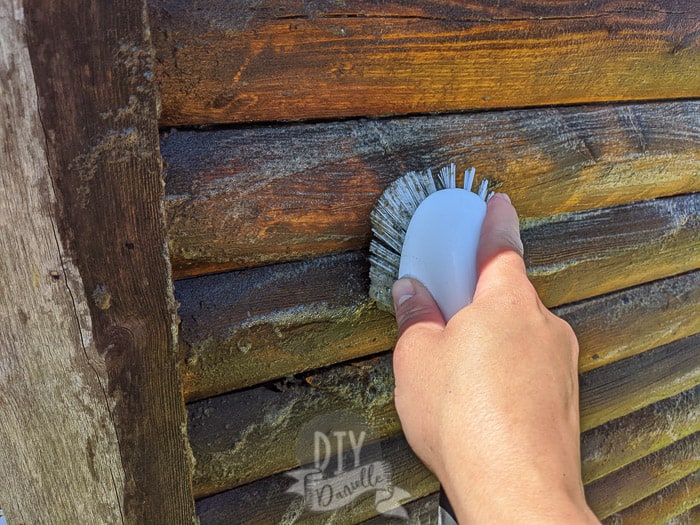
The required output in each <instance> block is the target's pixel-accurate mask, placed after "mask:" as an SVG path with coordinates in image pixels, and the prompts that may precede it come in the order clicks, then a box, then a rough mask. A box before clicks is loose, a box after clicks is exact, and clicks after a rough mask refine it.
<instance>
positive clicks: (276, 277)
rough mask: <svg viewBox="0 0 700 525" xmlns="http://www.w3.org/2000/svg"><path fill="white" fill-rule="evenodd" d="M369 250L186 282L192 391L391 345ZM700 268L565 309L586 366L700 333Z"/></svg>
mask: <svg viewBox="0 0 700 525" xmlns="http://www.w3.org/2000/svg"><path fill="white" fill-rule="evenodd" d="M367 272H368V264H367V258H366V254H365V253H360V252H351V253H348V254H339V255H332V256H329V257H323V258H318V259H314V260H311V261H303V262H294V263H285V264H279V265H272V266H266V267H261V268H254V269H248V270H241V271H236V272H229V273H223V274H217V275H209V276H202V277H197V278H192V279H184V280H180V281H177V282H176V284H175V293H176V297H177V299H178V301H179V302H180V304H181V306H180V309H179V314H180V317H181V319H182V324H181V327H180V349H181V352H182V354H183V362H182V365H181V370H182V373H183V380H184V385H183V386H184V390H185V396H186V398H187V399H188V400H195V399H201V398H203V397H206V396H208V395H215V394H220V393H224V392H228V391H231V390H235V389H240V388H244V387H247V386H252V385H255V384H258V383H262V382H265V381H270V380H273V379H276V378H279V377H282V376H286V375H292V374H296V373H299V372H304V371H307V370H309V369H313V368H317V367H320V366H327V365H330V364H333V363H336V362H341V361H346V360H349V359H352V358H359V357H363V356H365V355H369V354H374V353H379V352H382V351H384V350H387V349H390V348H391V347H392V346H393V344H394V341H395V337H396V322H395V320H394V318H393V317H392V316H390V315H387V314H385V313H382V312H379V311H377V309H376V308H375V307H374V306H373V304H372V302H371V300H370V299H369V297H368V295H367V287H368V277H367ZM699 307H700V272H691V273H688V274H684V275H680V276H675V277H671V278H668V279H662V280H659V281H655V282H652V283H646V284H644V285H640V286H636V287H633V288H628V289H624V290H620V291H617V292H613V293H610V294H607V295H604V296H602V297H595V298H593V299H588V300H584V301H580V302H578V303H575V304H572V305H566V306H563V307H561V308H557V309H555V313H557V314H558V315H560V316H562V317H564V318H565V319H566V320H567V321H568V322H569V323H570V324H571V325H572V326H573V328H574V330H575V331H576V335H577V337H578V339H579V344H580V348H581V351H580V358H579V369H580V370H581V371H586V370H592V369H593V368H597V367H600V366H602V365H605V364H608V363H611V362H614V361H617V360H619V359H623V358H625V357H629V356H631V355H634V354H636V353H639V352H643V351H645V350H649V349H651V348H654V347H656V346H659V345H662V344H665V343H669V342H671V341H673V340H676V339H680V338H683V337H686V336H689V335H692V334H695V333H698V332H700V317H699V316H698V315H697V310H698V308H699Z"/></svg>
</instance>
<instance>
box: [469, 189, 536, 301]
mask: <svg viewBox="0 0 700 525" xmlns="http://www.w3.org/2000/svg"><path fill="white" fill-rule="evenodd" d="M477 269H478V272H479V280H478V282H477V286H476V292H475V294H474V297H475V298H476V297H477V296H478V295H479V294H480V293H482V292H483V290H484V289H485V288H486V289H488V288H493V287H494V286H499V287H501V286H508V287H510V288H512V287H513V286H518V285H519V284H523V281H527V275H526V273H525V263H524V261H523V243H522V241H521V240H520V227H519V225H518V214H517V212H516V211H515V208H514V207H513V205H512V204H511V203H510V199H509V198H508V196H507V195H506V194H505V193H496V194H495V195H494V196H493V197H492V198H491V199H490V200H489V202H488V208H487V210H486V217H485V218H484V224H483V225H482V227H481V238H480V240H479V249H478V253H477Z"/></svg>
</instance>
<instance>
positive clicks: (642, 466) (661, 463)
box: [585, 432, 700, 519]
mask: <svg viewBox="0 0 700 525" xmlns="http://www.w3.org/2000/svg"><path fill="white" fill-rule="evenodd" d="M698 470H700V433H698V432H696V433H695V434H692V435H690V436H688V437H687V438H685V439H682V440H680V441H678V442H676V443H674V444H673V445H671V446H669V447H666V448H664V449H662V450H659V451H658V452H654V453H653V454H650V455H648V456H646V457H644V458H642V459H640V460H639V461H635V462H634V463H632V464H630V465H627V466H626V467H625V468H623V469H620V470H618V471H616V472H613V473H612V474H610V475H608V476H606V477H604V478H602V479H600V480H598V481H595V482H593V483H591V484H590V485H587V486H586V487H585V490H586V500H587V501H588V504H589V505H590V507H591V509H593V512H595V514H596V516H598V518H600V519H603V518H607V517H608V516H610V515H611V514H614V513H615V512H618V511H619V510H622V509H625V508H627V507H630V506H631V505H633V504H635V503H637V502H638V501H642V500H643V499H644V498H646V497H648V496H650V495H652V494H654V493H655V492H657V491H659V490H661V489H663V488H664V487H667V486H668V485H670V484H671V483H673V482H675V481H677V480H679V479H682V478H684V477H685V476H688V475H689V474H692V473H693V472H697V471H698Z"/></svg>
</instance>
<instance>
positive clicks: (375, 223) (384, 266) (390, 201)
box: [369, 164, 488, 312]
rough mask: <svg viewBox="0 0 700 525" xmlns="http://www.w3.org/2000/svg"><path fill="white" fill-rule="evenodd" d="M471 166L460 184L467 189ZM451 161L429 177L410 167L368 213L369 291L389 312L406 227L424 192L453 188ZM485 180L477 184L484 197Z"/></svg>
mask: <svg viewBox="0 0 700 525" xmlns="http://www.w3.org/2000/svg"><path fill="white" fill-rule="evenodd" d="M474 173H475V169H474V168H471V169H470V170H467V171H465V172H464V188H465V189H467V190H471V187H472V185H473V183H474ZM456 187H457V182H456V168H455V165H454V164H451V165H449V166H446V167H444V168H442V169H441V170H440V172H439V174H438V175H437V177H433V174H432V171H431V170H429V169H428V170H426V171H411V172H409V173H407V174H406V175H404V176H403V177H400V178H398V179H396V180H395V181H394V182H392V183H391V184H389V186H388V187H387V188H386V190H385V191H384V193H383V194H382V195H381V197H379V201H377V204H376V205H375V207H374V210H372V213H371V214H370V221H371V223H372V233H373V234H374V239H372V241H371V242H370V246H369V252H370V256H369V261H370V270H369V277H370V289H369V295H370V297H371V298H372V299H374V300H375V301H376V303H377V306H378V307H379V308H380V309H382V310H386V311H389V312H393V309H394V307H393V301H392V298H391V285H392V284H393V283H394V281H395V280H396V279H397V278H398V273H399V262H400V260H401V249H402V247H403V241H404V237H405V235H406V229H407V228H408V224H409V222H411V217H413V214H414V213H415V211H416V209H417V208H418V206H419V205H420V203H421V202H423V201H424V200H425V199H426V198H427V197H428V195H430V194H431V193H435V192H436V191H439V190H443V189H447V188H456ZM487 187H488V181H486V180H484V181H482V182H481V184H480V186H479V191H478V195H479V197H480V198H482V199H483V198H485V196H486V192H487Z"/></svg>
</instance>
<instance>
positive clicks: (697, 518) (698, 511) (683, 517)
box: [665, 505, 700, 525]
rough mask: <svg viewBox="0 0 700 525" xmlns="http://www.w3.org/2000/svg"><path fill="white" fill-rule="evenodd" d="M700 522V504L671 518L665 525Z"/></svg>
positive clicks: (686, 524)
mask: <svg viewBox="0 0 700 525" xmlns="http://www.w3.org/2000/svg"><path fill="white" fill-rule="evenodd" d="M698 523H700V505H698V506H696V507H693V508H692V509H690V510H686V511H685V512H684V513H682V514H679V515H678V516H675V517H673V518H671V519H670V520H668V521H667V522H666V523H665V525H697V524H698Z"/></svg>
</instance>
